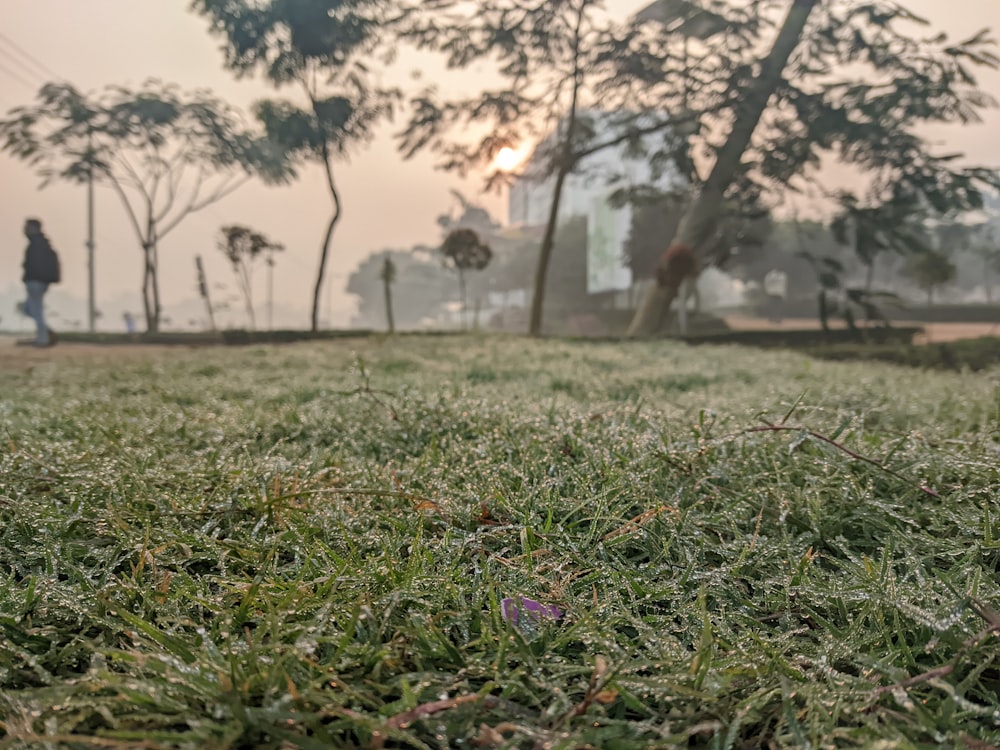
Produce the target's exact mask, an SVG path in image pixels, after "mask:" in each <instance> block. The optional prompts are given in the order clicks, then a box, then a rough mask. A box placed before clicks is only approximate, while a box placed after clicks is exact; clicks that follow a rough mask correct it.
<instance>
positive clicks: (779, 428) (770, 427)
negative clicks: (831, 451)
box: [731, 423, 941, 500]
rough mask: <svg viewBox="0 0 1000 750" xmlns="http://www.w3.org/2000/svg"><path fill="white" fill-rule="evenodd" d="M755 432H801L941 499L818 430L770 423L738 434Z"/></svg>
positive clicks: (922, 486)
mask: <svg viewBox="0 0 1000 750" xmlns="http://www.w3.org/2000/svg"><path fill="white" fill-rule="evenodd" d="M755 432H801V433H804V434H806V435H809V437H812V438H815V439H816V440H819V441H821V442H823V443H826V444H827V445H831V446H833V447H834V448H836V449H837V450H839V451H840V452H842V453H845V454H847V455H848V456H850V457H851V458H853V459H854V460H856V461H861V462H863V463H866V464H868V465H870V466H874V467H875V468H876V469H878V470H879V471H882V472H884V473H886V474H888V475H889V476H891V477H895V478H896V479H899V480H901V481H903V482H906V483H908V484H914V486H916V488H917V489H918V490H920V491H921V492H923V493H924V494H926V495H930V496H931V497H936V498H937V499H939V500H940V499H941V495H940V494H939V493H938V492H937V490H935V489H932V488H931V487H928V486H926V485H924V484H921V483H914V482H913V480H911V479H909V478H908V477H905V476H903V475H902V474H900V473H899V472H898V471H895V470H894V469H890V468H889V467H888V466H886V465H885V464H883V463H882V462H881V461H878V460H876V459H874V458H869V457H868V456H863V455H862V454H860V453H858V452H857V451H853V450H851V449H850V448H848V447H847V446H846V445H844V444H843V443H839V442H837V441H836V440H834V439H833V438H831V437H827V436H826V435H824V434H823V433H821V432H817V431H816V430H811V429H809V428H808V427H802V426H798V425H784V424H770V423H768V424H764V425H762V426H760V427H748V428H747V429H745V430H743V431H742V432H741V433H737V434H742V435H748V434H752V433H755ZM731 437H735V436H731Z"/></svg>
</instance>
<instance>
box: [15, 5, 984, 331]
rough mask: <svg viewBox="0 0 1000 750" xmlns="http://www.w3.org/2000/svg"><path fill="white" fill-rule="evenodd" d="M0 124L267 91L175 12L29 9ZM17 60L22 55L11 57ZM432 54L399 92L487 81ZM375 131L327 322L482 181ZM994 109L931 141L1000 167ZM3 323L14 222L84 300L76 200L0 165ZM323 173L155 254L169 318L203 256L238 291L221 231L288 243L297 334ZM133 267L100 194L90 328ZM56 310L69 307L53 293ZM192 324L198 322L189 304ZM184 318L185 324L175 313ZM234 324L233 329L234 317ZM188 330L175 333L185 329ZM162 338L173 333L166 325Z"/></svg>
mask: <svg viewBox="0 0 1000 750" xmlns="http://www.w3.org/2000/svg"><path fill="white" fill-rule="evenodd" d="M647 1H648V0H609V2H608V6H609V8H611V9H612V10H613V11H614V12H615V13H617V14H619V15H620V17H622V18H626V17H627V16H629V15H630V14H631V13H633V12H635V11H636V10H637V9H639V8H641V7H642V6H644V5H646V4H647ZM904 4H905V5H906V6H907V7H908V8H910V9H912V10H913V11H914V12H916V13H918V14H922V15H924V16H925V17H926V18H928V19H929V20H930V22H931V24H932V27H933V28H934V29H940V30H944V31H946V32H948V33H949V34H951V35H953V36H954V37H956V38H963V37H965V36H968V35H970V34H972V33H974V32H976V31H978V30H979V29H981V28H982V27H984V26H991V27H994V28H996V27H1000V5H998V4H997V3H996V2H995V0H955V1H954V2H951V3H943V2H941V0H906V2H905V3H904ZM0 29H2V36H0V81H2V82H3V85H2V86H0V112H4V113H5V112H6V111H7V110H9V109H10V108H12V107H15V106H18V105H22V104H28V103H30V102H31V101H32V99H33V98H34V94H35V92H36V91H37V89H38V87H39V86H40V85H41V84H43V83H45V82H46V81H49V80H53V79H56V78H64V79H66V80H69V81H70V82H72V83H73V84H74V85H75V86H77V87H78V88H79V89H81V90H82V91H96V90H98V89H101V88H103V87H104V86H106V85H109V84H129V85H138V84H141V83H142V82H143V81H144V80H146V79H147V78H158V79H161V80H163V81H167V82H174V83H177V84H178V85H179V86H180V87H181V88H182V89H185V90H191V89H196V88H208V89H211V90H213V91H214V92H215V93H216V94H217V95H219V96H220V97H222V98H224V99H225V100H227V101H229V102H230V103H232V104H234V105H236V106H239V107H242V108H244V109H246V108H248V107H249V105H250V104H251V103H252V102H253V101H255V100H257V99H260V98H262V97H266V96H271V95H273V94H274V91H273V89H271V88H270V87H268V86H267V85H266V84H265V83H263V82H261V81H259V80H244V81H235V80H234V79H233V77H232V76H231V74H230V73H228V72H226V71H224V70H223V68H222V55H221V53H220V52H219V50H218V47H219V40H217V39H215V38H212V37H210V36H209V34H208V33H207V24H206V23H205V21H204V20H203V19H202V18H199V17H197V16H195V15H194V14H192V13H191V12H189V10H188V3H187V2H186V1H185V0H177V1H175V2H170V3H167V2H158V3H155V4H153V3H136V2H134V0H91V1H90V2H87V3H67V2H65V0H33V2H30V3H27V2H18V3H5V4H3V5H2V6H0ZM23 53H27V55H28V56H27V57H26V56H25V55H24V54H23ZM435 67H437V63H436V62H435V61H434V59H433V58H431V57H418V56H417V55H414V54H404V55H402V56H401V57H400V59H399V61H398V62H397V64H396V66H395V68H394V69H393V70H392V71H391V72H390V74H389V75H391V77H392V78H393V79H394V80H395V82H397V83H398V84H400V85H402V86H406V84H407V83H408V82H410V81H411V74H412V73H413V71H414V70H416V69H420V70H422V71H423V78H424V80H426V79H427V78H429V77H431V76H434V77H435V80H437V79H438V78H441V80H443V85H445V86H453V87H455V88H456V89H458V88H462V89H464V90H473V89H475V88H481V86H482V85H483V84H484V83H485V82H487V81H488V80H489V77H490V74H489V70H488V68H485V67H481V68H479V69H477V70H475V71H472V72H468V73H462V74H453V75H450V76H444V77H441V76H440V74H439V72H437V71H435ZM980 83H981V86H982V88H983V90H985V91H987V92H989V93H991V94H993V95H994V96H997V97H998V98H1000V73H998V72H996V71H992V72H989V73H988V74H983V75H982V77H981V80H980ZM398 127H399V126H398V124H397V125H389V126H385V127H383V128H382V129H381V131H380V135H379V137H378V138H377V140H376V141H375V143H374V144H373V145H372V146H371V147H370V148H369V149H367V150H366V151H365V152H363V153H361V154H358V155H357V156H355V157H354V158H353V159H352V161H351V163H350V164H345V165H342V166H340V167H339V169H338V177H339V181H340V185H341V188H342V192H343V198H344V208H345V214H344V219H343V221H342V223H341V224H340V226H339V227H338V230H337V234H336V236H335V240H334V244H333V250H332V253H331V266H330V269H329V272H328V282H327V288H328V289H329V290H330V293H329V294H328V295H327V299H326V300H325V302H324V304H323V306H322V316H321V317H322V322H323V323H324V324H325V325H344V324H346V323H347V321H348V319H349V317H350V314H351V312H352V310H353V307H354V302H353V298H351V297H350V296H349V295H347V294H346V293H345V292H344V291H343V286H344V284H345V282H346V278H347V275H348V274H349V273H350V272H351V270H353V269H354V268H355V266H356V265H357V264H358V262H359V261H360V260H361V259H362V258H363V257H365V256H367V255H368V254H370V253H372V252H376V251H379V250H381V249H384V248H387V247H410V246H412V245H414V244H416V243H421V242H423V243H433V242H436V240H437V239H438V231H439V230H438V227H437V226H436V224H435V218H436V217H437V216H438V215H439V214H441V213H444V212H446V211H448V210H449V209H450V208H452V207H453V199H452V197H451V196H450V194H449V189H450V188H453V187H460V188H461V189H462V190H463V191H464V192H465V193H466V194H468V195H473V194H475V193H476V192H477V191H478V189H479V188H480V182H479V180H478V179H475V178H473V179H470V180H468V181H466V182H465V183H461V182H460V181H458V180H457V179H456V178H455V177H453V176H451V175H446V174H442V173H440V172H436V171H434V170H433V166H432V165H433V159H432V158H431V157H430V156H427V155H422V156H420V157H418V158H416V159H414V160H412V161H408V162H404V161H403V160H402V159H401V157H400V156H399V155H398V153H397V152H396V150H395V144H394V142H393V139H392V133H393V132H394V131H395V130H397V129H398ZM998 133H1000V111H996V110H994V111H991V112H990V113H989V115H988V118H987V121H986V122H984V123H983V124H981V125H978V126H973V127H970V128H966V129H963V130H962V131H961V132H959V131H956V130H954V129H940V130H935V131H932V132H931V136H932V137H933V138H934V139H935V140H937V141H940V142H941V144H942V148H943V149H947V150H960V151H963V152H965V153H966V155H967V157H968V160H969V161H970V162H973V163H977V164H983V165H987V166H1000V136H998ZM0 170H2V179H0V303H2V307H0V317H2V320H0V326H5V325H7V324H8V323H9V322H10V320H11V318H12V317H13V316H12V315H11V311H10V305H9V304H8V303H7V301H5V300H6V299H7V297H8V296H17V295H20V293H21V290H20V262H21V256H22V253H23V244H24V243H23V238H22V236H21V224H22V222H23V219H24V217H25V216H29V215H31V216H38V217H40V218H41V219H43V221H44V222H45V224H46V228H47V231H48V233H49V235H50V236H51V238H52V240H53V242H54V243H55V245H56V247H57V248H58V249H59V250H60V252H61V256H62V259H63V266H64V283H63V284H62V285H61V287H59V289H58V290H57V293H54V294H53V295H52V302H53V305H54V307H55V308H56V309H59V307H60V302H59V296H60V295H72V296H73V297H75V298H78V300H79V301H80V306H79V311H78V312H76V313H74V312H73V311H63V315H64V317H65V318H66V319H68V317H70V316H73V315H74V314H75V316H76V317H77V318H79V319H83V318H84V305H83V303H82V301H83V299H84V298H85V295H86V259H85V248H84V235H85V198H84V191H83V189H81V188H79V187H74V186H70V185H66V184H58V183H56V184H53V185H51V186H49V187H48V188H46V189H45V190H44V191H38V190H37V187H38V185H39V182H40V180H39V178H38V177H37V176H36V175H34V174H33V173H32V172H31V170H30V169H29V168H28V167H26V166H25V165H23V164H21V163H19V162H16V161H14V160H13V159H11V158H9V157H8V156H6V155H0ZM480 200H481V202H482V203H483V204H484V205H486V206H487V207H488V208H489V209H490V210H491V211H492V212H493V213H494V214H495V215H496V216H498V217H501V218H502V217H504V216H505V214H506V210H505V209H506V207H505V201H504V196H502V195H495V194H494V195H489V196H482V197H481V198H480ZM328 205H329V198H328V196H327V195H326V193H325V190H324V187H323V182H322V176H321V173H320V170H319V169H318V168H316V167H314V166H309V167H305V168H304V169H303V170H302V176H301V179H300V180H299V181H298V182H296V183H295V184H293V185H291V186H289V187H285V188H266V187H264V186H262V185H260V184H259V183H256V182H251V183H250V184H248V185H247V186H246V187H244V188H243V189H241V190H240V191H239V192H237V193H236V194H235V195H234V196H232V197H231V198H228V199H226V200H225V201H223V202H221V203H219V204H216V205H214V206H211V207H209V208H208V209H206V210H205V211H203V212H201V213H199V214H196V215H193V216H192V217H191V218H190V219H189V220H187V221H185V222H184V223H183V224H182V225H181V226H180V227H179V228H178V230H177V232H176V233H174V234H172V235H171V236H170V237H169V238H168V239H167V240H166V241H165V242H164V244H163V247H162V269H161V278H162V287H163V291H164V303H165V307H166V308H168V309H169V308H171V307H172V306H175V305H177V304H178V303H181V302H183V301H185V300H190V301H192V302H194V301H195V300H196V290H195V273H194V262H193V257H194V255H196V254H199V253H200V254H202V255H203V256H204V257H205V260H206V264H207V270H208V274H209V277H210V280H211V281H212V283H213V284H220V283H225V285H226V286H227V288H228V290H229V291H228V292H224V291H222V290H220V291H219V292H218V295H219V296H221V297H225V296H226V295H227V294H232V292H233V291H235V290H234V285H233V283H232V280H231V273H230V270H229V268H228V266H227V264H226V261H225V259H224V258H223V257H222V255H221V254H220V253H219V252H218V251H217V250H216V249H215V241H216V236H217V232H218V228H219V227H220V226H221V225H223V224H228V223H246V224H250V225H252V226H253V227H254V228H256V229H259V230H261V231H263V232H265V233H266V234H268V235H270V236H271V237H272V238H274V239H275V240H277V241H279V242H282V243H284V244H285V245H286V246H287V252H286V253H285V254H284V255H283V256H282V257H281V258H280V260H279V262H278V266H277V271H276V278H275V293H276V299H275V302H276V315H275V322H276V324H279V325H287V326H293V325H294V326H298V327H303V326H305V325H306V324H307V322H308V302H307V296H308V293H307V290H308V289H309V288H310V287H311V284H312V280H313V278H314V274H315V270H316V263H317V253H318V246H319V241H320V236H319V235H320V227H321V224H322V221H323V217H324V216H325V215H326V212H327V211H328ZM140 280H141V258H140V253H139V249H138V248H137V246H136V242H135V239H134V237H133V236H132V234H131V230H130V229H129V227H128V225H127V223H126V220H125V216H124V214H123V212H122V210H121V208H120V206H119V205H118V202H117V200H116V199H115V197H114V196H113V195H112V194H111V193H110V192H108V191H105V190H99V191H98V196H97V291H98V307H99V308H100V309H102V310H103V311H104V313H105V316H106V317H105V319H104V320H103V321H102V327H105V328H112V329H120V328H121V319H120V317H119V315H120V311H121V310H122V309H126V308H130V309H132V310H133V312H137V311H138V309H139V306H140V303H139V295H138V288H139V284H140ZM64 299H65V296H64ZM190 309H191V310H192V314H197V307H196V305H194V304H192V306H191V308H190ZM185 315H186V313H185ZM234 318H235V319H236V320H237V321H238V320H239V318H238V317H236V316H235V315H234ZM186 322H187V321H186V320H174V321H173V322H172V325H183V324H185V323H186ZM168 325H170V324H168Z"/></svg>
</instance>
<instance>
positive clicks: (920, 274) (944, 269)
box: [907, 250, 958, 305]
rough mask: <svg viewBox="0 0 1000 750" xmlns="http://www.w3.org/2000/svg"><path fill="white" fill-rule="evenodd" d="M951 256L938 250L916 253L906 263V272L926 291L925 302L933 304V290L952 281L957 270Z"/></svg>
mask: <svg viewBox="0 0 1000 750" xmlns="http://www.w3.org/2000/svg"><path fill="white" fill-rule="evenodd" d="M957 270H958V269H957V268H956V267H955V264H954V263H953V262H952V260H951V258H949V257H948V256H947V255H945V254H944V253H943V252H941V251H940V250H928V251H926V252H923V253H917V254H916V255H914V256H913V257H912V258H910V262H909V263H908V265H907V274H908V275H909V276H910V277H911V278H912V279H913V280H914V281H915V282H917V286H918V287H920V288H921V289H923V290H924V291H925V292H927V304H928V305H932V304H934V290H935V289H937V288H938V287H939V286H942V285H944V284H947V283H948V282H950V281H953V280H954V278H955V274H956V272H957Z"/></svg>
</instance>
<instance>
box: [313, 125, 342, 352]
mask: <svg viewBox="0 0 1000 750" xmlns="http://www.w3.org/2000/svg"><path fill="white" fill-rule="evenodd" d="M323 167H324V169H325V170H326V184H327V187H328V188H329V189H330V197H331V198H333V216H332V217H331V218H330V223H329V224H327V227H326V234H325V235H323V246H322V247H321V248H320V255H319V271H317V273H316V286H315V287H314V288H313V306H312V328H311V329H310V330H312V332H313V333H315V332H316V331H318V330H319V300H320V297H321V296H322V294H323V277H324V275H325V274H326V260H327V258H328V257H329V255H330V240H331V239H333V230H334V229H336V227H337V222H338V221H340V193H339V192H338V191H337V184H336V182H334V179H333V167H332V166H331V164H330V149H329V146H328V145H327V144H326V143H325V142H324V143H323Z"/></svg>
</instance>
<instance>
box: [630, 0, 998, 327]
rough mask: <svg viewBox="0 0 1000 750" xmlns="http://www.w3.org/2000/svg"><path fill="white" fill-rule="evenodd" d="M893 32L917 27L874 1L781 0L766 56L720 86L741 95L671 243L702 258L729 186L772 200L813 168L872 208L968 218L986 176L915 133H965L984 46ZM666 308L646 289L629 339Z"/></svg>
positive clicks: (982, 37)
mask: <svg viewBox="0 0 1000 750" xmlns="http://www.w3.org/2000/svg"><path fill="white" fill-rule="evenodd" d="M662 4H663V5H664V6H666V5H667V3H662ZM900 23H917V24H924V25H926V22H925V21H923V19H920V18H919V17H917V16H915V15H913V14H912V13H909V12H908V11H906V10H905V9H903V8H901V7H899V6H898V5H896V4H894V3H890V2H887V1H885V0H854V1H853V2H848V3H822V2H820V0H793V1H792V2H791V4H790V6H789V8H788V13H787V16H786V18H785V20H784V23H783V24H782V25H781V27H780V30H779V32H778V34H777V36H776V37H775V40H774V42H773V44H772V46H771V50H770V52H769V54H768V55H767V56H765V57H764V58H762V59H759V60H757V59H753V58H747V59H744V61H743V63H742V64H743V66H744V67H745V69H746V71H747V75H746V76H744V79H743V80H742V81H740V80H738V79H734V80H733V81H731V82H730V84H731V85H737V86H738V88H739V89H740V90H741V92H742V94H743V95H742V96H741V97H739V98H731V99H730V100H729V101H730V102H731V106H729V107H728V115H727V117H725V118H724V121H723V123H724V128H722V129H721V130H724V131H726V132H727V135H726V136H725V138H724V139H723V140H722V141H721V143H719V144H718V145H715V146H714V147H712V148H711V149H709V151H714V162H713V164H712V168H711V171H710V172H709V174H708V176H707V177H706V179H705V180H704V181H703V182H702V183H701V184H700V185H699V186H698V188H699V189H698V193H697V197H696V198H695V200H694V201H693V202H692V203H691V205H690V207H689V209H688V211H687V212H686V213H685V217H684V220H683V221H682V224H681V229H680V231H679V232H678V239H680V240H681V241H683V242H686V243H687V244H689V245H691V246H692V247H694V248H695V249H696V250H697V252H698V253H699V254H702V253H703V252H704V249H703V248H704V246H705V243H706V241H708V240H709V239H710V237H711V235H712V231H713V225H714V222H715V218H716V217H717V215H718V213H719V209H720V207H721V206H722V205H723V202H724V199H725V195H726V192H727V190H728V189H730V187H731V186H732V185H734V184H738V183H739V182H740V181H744V182H747V183H750V184H756V185H757V186H759V187H760V188H762V189H774V188H779V187H782V188H783V187H784V186H788V185H791V184H794V182H795V181H796V180H798V181H799V183H801V181H802V180H807V181H808V180H815V179H816V172H817V169H816V168H817V167H818V165H819V164H820V161H821V158H822V157H824V156H825V157H832V158H835V159H838V160H839V161H841V162H843V163H847V164H851V165H852V166H854V167H855V168H856V169H858V170H859V171H861V172H862V173H863V174H864V175H865V176H867V177H868V179H869V181H870V183H871V185H870V194H871V196H872V198H873V201H874V202H875V203H879V202H882V201H883V200H885V199H886V197H887V196H889V195H890V194H891V192H892V189H893V187H894V186H895V187H896V188H897V189H901V192H903V193H906V194H908V195H911V196H913V197H915V198H919V199H920V200H921V201H923V202H925V203H926V204H927V205H928V206H929V207H931V208H932V209H933V210H934V211H936V212H938V213H941V214H945V213H948V212H951V211H961V210H968V209H974V208H978V207H979V206H980V205H981V204H982V195H981V193H980V189H981V186H983V185H985V184H991V183H995V182H996V179H997V177H996V174H995V173H991V172H989V171H987V170H983V169H975V168H965V169H962V168H956V167H955V166H954V161H955V158H956V157H955V156H954V155H946V156H940V155H936V154H934V153H933V152H932V150H931V148H930V146H929V144H928V143H927V141H925V140H924V139H923V138H922V137H920V136H919V135H917V134H916V132H915V128H916V127H918V126H920V125H922V124H925V123H968V122H973V121H976V120H977V119H978V118H979V113H980V112H981V111H982V110H983V108H984V107H987V106H991V105H993V101H992V100H991V99H990V98H989V97H988V96H986V95H985V94H983V93H982V92H981V91H979V90H978V89H977V88H976V82H975V78H974V76H973V68H976V67H996V66H997V63H998V58H997V57H996V56H995V55H994V54H993V52H992V51H991V49H990V45H991V41H990V39H989V38H988V36H987V34H986V33H985V32H983V33H980V34H977V35H975V36H974V37H972V38H970V39H968V40H965V41H964V42H961V43H958V44H953V43H951V42H950V41H949V40H947V39H946V38H945V37H944V36H943V35H936V36H934V37H932V38H928V39H922V38H914V37H912V36H907V35H906V34H905V33H903V32H902V31H900V30H899V29H898V28H897V25H898V24H900ZM701 106H702V105H699V104H693V105H692V107H693V108H694V109H695V110H698V109H699V108H700V107H701ZM759 126H760V127H759ZM707 132H710V131H707ZM671 303H672V299H671V298H670V296H669V295H668V294H666V293H665V287H663V286H662V285H657V287H656V288H655V289H654V290H653V291H652V292H651V293H650V294H649V295H648V296H647V298H646V299H645V300H644V301H643V303H642V305H640V308H639V309H638V310H637V312H636V315H635V317H634V319H633V321H632V324H631V326H630V333H631V334H632V335H640V334H647V333H650V332H651V329H652V327H653V324H654V323H655V321H656V320H657V319H658V318H659V317H660V311H661V310H662V309H663V308H664V307H667V308H669V306H670V304H671Z"/></svg>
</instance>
